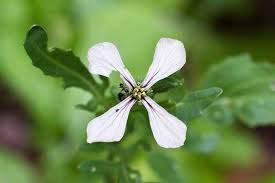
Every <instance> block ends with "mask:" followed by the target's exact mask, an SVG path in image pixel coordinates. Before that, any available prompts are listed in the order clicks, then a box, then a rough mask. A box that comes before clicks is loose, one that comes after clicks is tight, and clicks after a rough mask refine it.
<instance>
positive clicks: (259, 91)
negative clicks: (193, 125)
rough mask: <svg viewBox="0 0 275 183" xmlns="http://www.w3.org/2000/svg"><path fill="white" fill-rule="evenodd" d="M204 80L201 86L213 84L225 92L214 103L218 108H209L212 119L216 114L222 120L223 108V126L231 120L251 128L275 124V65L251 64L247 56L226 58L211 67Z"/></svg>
mask: <svg viewBox="0 0 275 183" xmlns="http://www.w3.org/2000/svg"><path fill="white" fill-rule="evenodd" d="M204 78H205V79H204V81H203V87H207V86H213V85H215V86H219V87H221V88H223V90H224V94H223V97H221V98H220V99H219V101H220V102H219V101H217V102H216V103H219V107H216V108H212V107H210V108H209V111H210V113H211V115H210V116H212V117H214V118H212V119H213V120H216V117H217V116H218V114H219V116H220V117H221V108H223V109H224V111H223V112H224V113H225V114H226V115H227V117H226V118H223V119H224V121H223V122H224V123H230V119H231V121H232V120H233V119H234V118H238V119H241V121H242V122H244V123H245V124H247V125H248V126H252V127H253V126H259V125H268V124H274V123H275V113H274V112H273V111H275V107H274V106H275V91H274V88H273V86H272V83H273V82H274V81H275V65H272V64H268V63H254V62H253V61H252V59H251V57H250V56H249V55H240V56H235V57H229V58H227V59H225V60H224V62H222V63H220V64H217V65H215V66H213V67H212V68H211V69H210V70H209V71H208V73H207V74H206V76H205V77H204ZM218 108H220V109H218ZM221 121H222V118H219V120H218V122H221Z"/></svg>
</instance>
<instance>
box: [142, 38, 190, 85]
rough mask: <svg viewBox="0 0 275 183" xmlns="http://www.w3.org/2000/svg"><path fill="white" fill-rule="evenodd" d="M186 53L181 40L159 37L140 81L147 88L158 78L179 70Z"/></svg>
mask: <svg viewBox="0 0 275 183" xmlns="http://www.w3.org/2000/svg"><path fill="white" fill-rule="evenodd" d="M185 61H186V54H185V49H184V46H183V44H182V42H180V41H178V40H175V39H170V38H161V39H160V40H159V42H158V44H157V46H156V50H155V55H154V59H153V63H152V64H151V66H150V68H149V71H148V73H147V75H146V77H145V79H144V81H143V82H142V86H143V87H145V88H146V89H149V88H150V87H151V86H153V85H154V84H155V83H156V82H158V81H159V80H162V79H164V78H166V77H168V76H170V75H171V74H173V73H174V72H176V71H178V70H180V69H181V68H182V66H183V65H184V64H185Z"/></svg>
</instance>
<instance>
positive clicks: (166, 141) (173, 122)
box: [142, 97, 187, 148]
mask: <svg viewBox="0 0 275 183" xmlns="http://www.w3.org/2000/svg"><path fill="white" fill-rule="evenodd" d="M142 103H143V105H144V106H145V108H146V109H147V111H148V114H149V120H150V125H151V128H152V131H153V135H154V137H155V139H156V141H157V143H158V145H160V146H161V147H164V148H177V147H180V146H182V145H183V144H184V141H185V138H186V131H187V127H186V125H185V124H184V123H183V122H182V121H180V120H179V119H178V118H176V117H175V116H173V115H171V114H170V113H168V112H167V111H166V110H165V109H164V108H162V107H161V106H160V105H158V104H157V103H156V102H155V101H153V100H152V99H151V98H150V97H145V99H144V100H142Z"/></svg>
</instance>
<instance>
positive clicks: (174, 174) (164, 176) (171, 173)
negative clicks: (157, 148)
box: [148, 152, 184, 183]
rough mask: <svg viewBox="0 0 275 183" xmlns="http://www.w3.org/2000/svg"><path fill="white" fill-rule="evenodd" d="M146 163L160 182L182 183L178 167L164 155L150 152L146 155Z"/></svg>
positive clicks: (171, 159)
mask: <svg viewBox="0 0 275 183" xmlns="http://www.w3.org/2000/svg"><path fill="white" fill-rule="evenodd" d="M148 161H149V164H150V166H151V168H152V169H153V170H154V172H156V174H157V175H158V176H159V178H160V180H161V182H163V183H169V182H173V183H184V178H183V176H182V174H181V173H180V172H181V171H180V166H179V164H178V163H177V162H176V161H175V160H174V159H173V158H170V157H169V156H167V155H165V154H164V153H160V152H151V153H150V154H148Z"/></svg>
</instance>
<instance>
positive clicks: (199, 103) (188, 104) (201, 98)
mask: <svg viewBox="0 0 275 183" xmlns="http://www.w3.org/2000/svg"><path fill="white" fill-rule="evenodd" d="M221 93H222V89H221V88H217V87H213V88H208V89H204V90H199V91H195V92H192V93H189V94H188V95H186V96H185V97H184V98H183V100H182V101H180V102H179V103H177V104H176V107H175V109H174V113H175V115H176V116H177V117H178V118H179V119H181V120H183V121H190V120H191V119H192V118H194V117H197V116H200V115H201V114H202V113H203V110H205V109H206V108H207V107H208V106H209V105H210V104H211V103H213V101H214V100H215V99H216V98H217V97H218V96H219V95H220V94H221Z"/></svg>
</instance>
